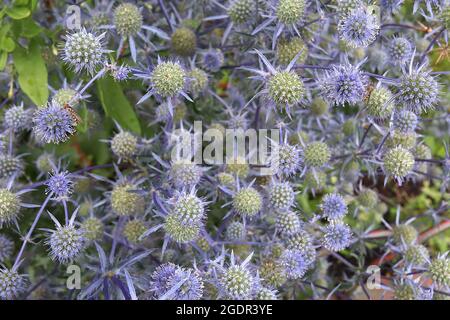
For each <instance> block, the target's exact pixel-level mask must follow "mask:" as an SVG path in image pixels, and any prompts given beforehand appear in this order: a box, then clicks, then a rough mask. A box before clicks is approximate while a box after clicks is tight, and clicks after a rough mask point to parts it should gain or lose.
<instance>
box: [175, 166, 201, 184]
mask: <svg viewBox="0 0 450 320" xmlns="http://www.w3.org/2000/svg"><path fill="white" fill-rule="evenodd" d="M169 175H170V178H171V179H172V181H173V183H174V185H175V186H176V187H178V188H188V187H192V186H195V185H196V184H198V183H199V182H200V179H201V177H202V170H201V169H200V168H199V167H198V166H197V165H195V164H193V163H185V162H183V161H179V162H175V163H173V164H172V167H171V169H170V172H169Z"/></svg>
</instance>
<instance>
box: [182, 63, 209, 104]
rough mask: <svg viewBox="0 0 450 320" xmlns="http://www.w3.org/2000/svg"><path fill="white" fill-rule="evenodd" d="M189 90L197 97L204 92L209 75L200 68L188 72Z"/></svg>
mask: <svg viewBox="0 0 450 320" xmlns="http://www.w3.org/2000/svg"><path fill="white" fill-rule="evenodd" d="M187 77H188V85H189V92H191V93H192V94H193V95H194V96H195V97H196V96H198V95H199V94H200V93H202V92H203V91H204V90H205V89H206V87H207V86H208V75H207V74H206V72H205V71H203V70H202V69H199V68H194V69H192V70H191V71H189V73H188V74H187Z"/></svg>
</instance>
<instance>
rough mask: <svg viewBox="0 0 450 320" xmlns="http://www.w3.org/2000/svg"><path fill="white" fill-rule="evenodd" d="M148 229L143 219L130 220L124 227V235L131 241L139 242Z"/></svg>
mask: <svg viewBox="0 0 450 320" xmlns="http://www.w3.org/2000/svg"><path fill="white" fill-rule="evenodd" d="M145 231H147V226H146V225H145V223H144V222H143V221H141V220H137V219H136V220H130V221H128V222H127V223H126V224H125V226H124V228H123V236H124V237H125V238H126V239H127V240H128V241H129V242H131V243H139V242H140V239H139V238H140V237H141V236H142V235H143V234H144V232H145Z"/></svg>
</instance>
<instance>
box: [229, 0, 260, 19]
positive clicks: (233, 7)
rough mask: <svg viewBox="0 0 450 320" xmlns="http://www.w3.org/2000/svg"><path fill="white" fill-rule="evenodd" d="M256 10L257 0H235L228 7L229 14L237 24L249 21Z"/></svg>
mask: <svg viewBox="0 0 450 320" xmlns="http://www.w3.org/2000/svg"><path fill="white" fill-rule="evenodd" d="M254 10H255V1H252V0H234V1H233V2H232V3H231V4H230V6H229V7H228V15H229V16H230V19H231V21H233V22H234V23H236V24H243V23H245V22H248V21H249V19H250V18H251V16H252V14H253V12H254Z"/></svg>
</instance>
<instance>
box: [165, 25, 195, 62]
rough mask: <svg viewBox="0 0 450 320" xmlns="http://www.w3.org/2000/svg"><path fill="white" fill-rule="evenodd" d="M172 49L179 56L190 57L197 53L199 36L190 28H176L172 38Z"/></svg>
mask: <svg viewBox="0 0 450 320" xmlns="http://www.w3.org/2000/svg"><path fill="white" fill-rule="evenodd" d="M171 44H172V50H173V51H174V52H175V53H176V54H177V55H179V56H182V57H189V56H192V55H193V54H194V53H195V49H196V45H197V37H196V35H195V33H194V31H192V30H191V29H189V28H186V27H181V28H178V29H176V30H175V31H174V32H173V34H172V39H171Z"/></svg>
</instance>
